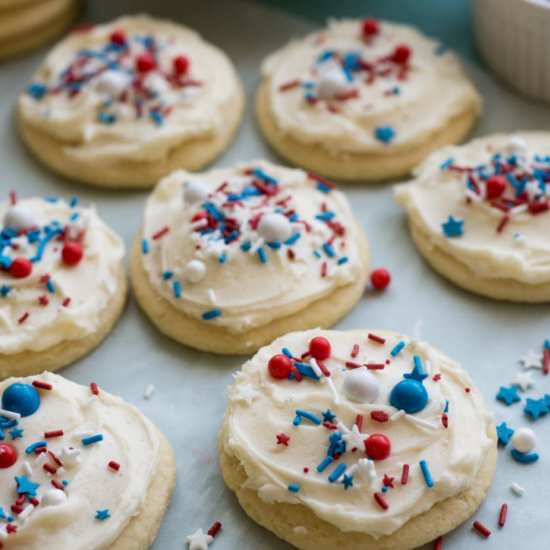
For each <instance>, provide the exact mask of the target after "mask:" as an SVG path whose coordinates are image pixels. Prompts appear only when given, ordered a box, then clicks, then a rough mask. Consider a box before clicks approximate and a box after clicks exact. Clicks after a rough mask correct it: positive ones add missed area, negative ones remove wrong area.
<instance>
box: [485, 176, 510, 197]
mask: <svg viewBox="0 0 550 550" xmlns="http://www.w3.org/2000/svg"><path fill="white" fill-rule="evenodd" d="M506 185H507V184H506V178H505V177H504V176H491V177H490V178H489V179H488V180H487V198H488V199H497V198H498V197H500V196H501V195H502V194H503V193H504V191H506Z"/></svg>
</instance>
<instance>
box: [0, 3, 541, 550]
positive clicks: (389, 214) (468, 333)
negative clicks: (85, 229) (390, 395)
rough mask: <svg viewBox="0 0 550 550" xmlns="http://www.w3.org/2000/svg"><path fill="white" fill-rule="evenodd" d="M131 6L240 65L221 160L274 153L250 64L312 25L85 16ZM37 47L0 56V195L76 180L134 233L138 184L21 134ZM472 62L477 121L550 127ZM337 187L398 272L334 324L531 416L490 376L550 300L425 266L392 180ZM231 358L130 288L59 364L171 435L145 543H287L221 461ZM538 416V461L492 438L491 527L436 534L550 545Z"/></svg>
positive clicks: (215, 16) (167, 11) (251, 15)
mask: <svg viewBox="0 0 550 550" xmlns="http://www.w3.org/2000/svg"><path fill="white" fill-rule="evenodd" d="M335 5H336V4H335ZM140 11H148V12H149V13H152V14H153V15H157V16H161V17H167V18H171V19H174V20H175V21H178V22H181V23H184V24H188V25H190V26H192V27H194V28H196V29H197V30H198V31H199V32H200V33H201V34H202V35H203V36H204V37H205V38H206V39H208V40H209V41H211V42H213V43H215V44H217V45H218V46H220V47H221V48H222V49H224V50H225V51H226V52H227V53H228V54H229V56H230V57H231V58H232V59H233V61H234V62H235V64H236V66H237V69H238V71H239V74H240V76H241V78H242V79H243V82H244V85H245V88H246V92H247V98H248V110H247V112H246V115H245V120H244V123H243V125H242V127H241V129H240V131H239V133H238V135H237V138H236V140H235V142H234V143H233V144H232V146H231V147H230V148H229V149H228V150H227V151H226V153H225V154H224V155H223V156H222V157H221V158H220V159H219V160H218V161H217V162H216V165H217V166H222V165H226V164H231V163H234V162H236V161H239V160H248V159H254V158H260V157H267V158H268V159H273V156H272V155H271V154H270V153H269V151H268V150H267V148H266V146H265V145H264V143H263V142H262V140H261V138H260V135H259V134H258V132H257V130H256V128H255V125H254V120H253V114H252V108H251V107H252V97H253V91H254V88H255V86H256V84H257V81H258V78H259V64H260V62H261V60H262V58H263V57H264V56H265V55H266V54H267V53H269V52H270V51H272V50H273V49H275V48H277V47H278V46H280V45H281V44H283V43H284V42H285V41H287V40H288V39H290V38H291V37H294V36H299V35H301V34H303V33H304V32H307V31H309V30H311V29H313V28H315V25H314V24H313V23H310V22H307V21H305V20H301V19H298V18H295V17H291V16H289V15H286V14H284V13H280V12H276V11H273V10H271V9H269V8H266V7H263V6H261V5H258V4H253V3H244V2H238V1H233V2H227V1H226V2H223V1H219V2H214V1H187V2H174V1H170V0H156V1H155V2H154V3H153V2H147V1H146V0H142V1H119V2H113V1H111V2H109V1H106V0H91V1H89V3H88V7H87V12H86V15H85V19H86V20H92V21H104V20H108V19H110V18H112V17H115V16H116V15H119V14H123V13H136V12H140ZM440 38H444V37H440ZM45 51H46V50H44V49H43V50H40V51H37V52H35V53H33V54H32V55H29V56H27V57H23V58H21V59H18V60H15V61H12V62H8V63H5V64H3V65H1V66H0V92H1V95H0V195H1V196H2V197H3V198H5V197H6V196H7V192H8V190H10V189H16V190H17V192H18V193H19V194H20V195H21V196H28V195H51V194H58V195H61V196H65V197H69V196H71V195H73V194H78V195H79V196H80V197H81V199H82V200H83V201H84V202H87V203H89V202H92V203H95V204H96V205H97V207H98V209H99V212H100V215H101V216H102V218H103V219H104V220H106V221H107V222H108V223H109V225H111V226H112V227H113V228H114V229H115V230H116V231H117V232H118V233H119V234H120V235H122V237H123V238H124V240H125V242H126V245H127V246H129V245H130V242H131V239H132V236H133V235H134V233H135V232H136V231H137V229H138V227H139V225H140V220H141V215H142V207H143V204H144V200H145V198H146V195H147V193H146V192H117V191H115V192H106V191H102V190H95V189H92V188H88V187H85V186H83V185H79V184H75V183H73V182H69V181H66V180H64V179H63V178H61V177H58V176H56V175H53V174H51V173H50V172H49V171H47V170H46V169H45V168H43V167H41V166H39V165H38V164H37V163H36V162H35V161H34V160H33V159H32V158H30V156H29V155H28V154H27V153H26V151H25V150H24V148H23V146H22V144H21V142H20V140H19V139H18V137H17V135H16V132H15V127H14V114H13V111H14V104H15V100H16V97H17V94H18V92H19V90H20V89H22V88H23V87H24V86H25V85H26V84H27V83H28V82H29V80H30V78H31V76H32V74H33V72H34V71H35V70H36V69H37V67H38V65H39V63H40V60H41V58H42V56H43V55H44V53H45ZM469 71H470V73H471V74H472V77H473V78H474V80H475V81H476V83H477V85H478V87H479V88H480V90H481V92H482V94H483V96H484V99H485V108H484V115H483V118H482V120H481V121H480V123H479V125H478V127H477V130H476V132H475V133H476V135H482V134H486V133H489V132H494V131H513V130H516V129H546V130H550V109H549V108H548V107H545V106H543V105H540V104H535V103H532V102H530V101H528V100H526V99H523V98H521V97H519V96H517V95H515V94H514V93H513V92H511V91H509V90H508V89H506V88H505V87H503V86H502V85H501V84H499V83H497V82H495V81H494V80H493V79H492V78H491V77H490V76H488V75H487V74H486V73H485V72H483V71H482V70H481V69H479V68H477V67H470V68H469ZM343 190H344V191H345V192H346V193H347V195H348V197H349V198H350V200H351V204H352V206H353V209H354V212H355V214H356V216H357V217H358V219H359V220H360V222H361V223H362V225H363V226H364V227H365V229H366V231H367V234H368V236H369V240H370V245H371V253H372V265H373V266H385V267H387V268H389V269H390V270H391V273H392V275H393V278H394V280H393V283H392V285H391V287H390V288H389V290H388V291H387V292H385V293H383V294H372V293H366V294H365V296H364V298H363V299H362V301H361V303H360V304H359V305H358V306H357V307H356V308H355V310H354V311H353V312H351V313H350V314H349V315H348V316H347V317H346V318H345V319H344V320H343V321H342V322H341V323H339V324H338V326H337V327H338V328H342V329H345V328H354V327H370V328H390V329H394V330H397V331H401V332H403V333H405V334H409V335H416V336H421V337H422V338H423V339H425V340H427V341H429V342H430V343H431V344H433V345H434V346H436V347H439V348H440V349H442V350H443V351H445V352H446V353H448V354H449V355H450V356H451V357H453V358H455V359H457V360H459V361H460V362H461V363H462V364H463V365H464V366H465V367H466V368H467V369H468V370H469V371H470V373H471V374H472V377H473V378H474V380H475V382H476V383H477V384H478V386H479V387H480V388H481V390H482V391H483V393H484V395H485V397H486V399H487V401H488V402H489V405H490V406H491V407H492V408H493V409H494V410H495V413H496V418H497V421H500V420H503V419H505V420H508V421H509V423H510V424H511V425H512V426H513V427H519V426H521V425H527V424H528V421H527V420H526V418H525V417H524V415H523V414H522V412H521V405H515V406H513V407H510V408H507V407H505V406H504V405H501V404H500V403H497V402H496V401H495V395H496V392H497V390H498V387H499V386H500V385H501V384H503V385H507V384H509V383H511V381H512V379H513V377H514V375H515V373H516V372H517V371H518V370H519V369H520V368H521V367H520V366H519V363H518V359H519V357H520V356H522V355H523V354H524V353H525V352H526V351H527V349H528V348H537V349H538V348H539V347H540V345H541V343H542V341H543V339H544V338H550V310H549V308H548V306H547V305H541V306H529V305H513V304H504V303H497V302H493V301H490V300H488V299H482V298H478V297H474V296H472V295H470V294H467V293H466V292H463V291H461V290H459V289H457V288H455V287H453V286H452V285H451V284H449V283H447V282H446V281H445V280H443V279H442V278H440V277H439V276H437V275H436V274H434V273H433V272H432V271H431V270H430V269H429V268H428V267H427V265H426V264H425V263H424V262H423V261H422V259H421V258H420V257H419V255H418V254H417V252H416V250H415V249H414V246H413V244H412V242H411V240H410V238H409V236H408V232H407V230H406V226H405V222H404V218H403V216H402V214H401V212H400V210H399V209H398V207H397V205H396V204H395V203H394V202H393V200H392V196H391V187H390V186H387V185H386V186H369V187H361V186H345V187H343ZM240 363H241V359H239V358H234V357H220V356H215V355H210V354H206V353H200V352H196V351H192V350H190V349H188V348H186V347H184V346H182V345H179V344H177V343H175V342H172V341H170V340H169V339H167V338H165V337H164V336H162V335H161V334H159V333H158V332H157V331H156V330H155V329H154V328H153V326H152V325H151V324H150V323H149V321H148V320H147V319H146V318H145V317H144V315H142V314H141V312H140V311H139V309H138V308H137V306H136V303H135V301H134V300H133V299H131V300H130V303H129V304H128V307H127V309H126V312H125V314H124V316H123V318H122V319H121V321H120V322H119V323H118V325H117V326H116V328H115V329H114V331H113V332H112V334H111V335H110V336H109V338H108V339H107V340H106V341H105V342H104V343H103V345H102V346H100V347H99V349H97V350H96V351H95V352H94V353H93V354H91V355H90V356H88V357H86V358H85V359H83V360H81V361H79V362H78V364H76V365H74V366H71V367H70V368H67V369H65V370H64V371H63V374H64V375H65V376H67V377H68V378H70V379H71V380H75V381H77V382H81V383H89V382H90V381H96V382H97V383H98V384H99V385H100V386H103V387H104V388H105V389H106V390H108V391H110V392H112V393H115V394H118V395H120V396H122V397H124V398H125V399H127V400H129V401H131V402H132V403H134V404H136V405H137V406H138V407H139V408H140V409H141V410H142V411H143V412H144V413H145V414H146V415H147V416H149V418H151V419H152V420H153V421H154V422H155V423H156V424H157V425H158V426H159V427H160V428H161V429H162V431H163V432H164V433H165V434H166V435H167V436H168V438H169V439H170V441H171V442H172V444H173V446H174V448H175V451H176V453H177V460H178V482H177V488H176V491H175V494H174V498H173V501H172V505H171V507H170V509H169V511H168V513H167V515H166V518H165V520H164V522H163V524H162V527H161V529H160V532H159V536H158V538H157V541H156V543H155V545H154V548H155V549H156V550H160V549H162V550H172V549H181V548H183V547H184V543H185V538H186V536H187V535H188V534H190V533H192V532H194V531H195V530H196V529H197V528H198V527H202V528H203V530H206V529H207V528H208V527H209V526H210V525H211V524H212V522H213V521H214V520H220V521H221V522H222V523H223V531H222V532H221V534H220V535H219V536H218V537H217V538H216V540H215V542H214V545H213V548H215V549H216V550H223V549H237V548H238V549H242V550H246V549H258V548H273V549H284V548H289V546H288V545H286V544H285V543H283V542H281V541H279V540H278V539H277V538H276V537H274V536H273V535H271V534H270V533H268V532H267V531H265V530H263V529H262V528H260V527H258V526H256V525H255V524H254V523H253V522H252V521H251V520H249V519H248V518H247V517H246V516H245V515H244V513H243V512H242V511H241V510H240V508H239V506H238V504H237V502H236V500H235V498H234V497H233V495H232V493H230V492H229V491H228V490H227V489H226V488H225V485H224V483H223V481H222V478H221V475H220V473H219V470H218V466H217V456H218V454H217V441H216V436H217V431H218V427H219V424H220V421H221V418H222V416H223V411H224V408H225V402H226V387H227V385H228V384H229V383H230V382H231V374H232V372H233V371H234V370H236V369H237V368H238V367H239V365H240ZM535 378H536V380H537V386H536V388H534V389H533V390H531V391H530V392H529V396H531V397H533V396H534V397H539V396H542V395H543V394H545V393H550V377H548V378H544V377H543V376H542V375H541V374H540V373H539V372H535ZM151 383H152V384H154V385H155V387H156V391H155V393H154V394H153V396H152V398H151V399H150V400H148V401H147V400H144V398H143V392H144V390H145V388H146V386H148V385H149V384H151ZM533 427H534V429H535V431H536V433H537V436H538V451H539V452H540V454H541V459H540V461H539V462H538V463H537V464H535V465H530V466H520V465H517V464H516V463H514V462H513V461H512V460H511V458H510V456H509V453H507V452H506V451H501V452H500V456H499V465H498V471H497V476H496V479H495V482H494V484H493V487H492V489H491V492H490V495H489V497H488V498H487V500H486V501H485V503H484V504H483V505H482V507H481V509H480V510H479V512H478V513H477V514H476V518H477V519H479V520H481V521H483V522H484V523H485V524H486V525H488V526H489V527H490V528H491V529H492V530H493V535H492V536H491V538H490V539H488V540H482V539H481V538H479V537H478V536H477V535H476V534H475V533H472V532H471V529H470V526H471V522H468V523H466V524H465V525H464V526H462V527H461V528H459V529H457V530H456V531H455V532H453V533H451V534H449V535H447V536H446V537H445V548H452V549H456V550H471V549H475V548H484V549H491V548H499V549H502V548H511V547H513V546H514V545H517V546H520V545H521V547H522V548H524V549H525V550H529V549H535V548H537V549H539V550H542V549H544V548H548V547H549V545H550V543H549V542H548V535H547V533H548V521H549V520H550V508H549V507H548V500H549V497H550V476H549V475H547V472H548V468H549V465H550V418H546V419H545V418H542V419H541V420H539V421H538V422H537V423H536V425H534V426H533ZM512 481H517V482H518V483H520V484H521V485H522V486H523V487H524V488H525V490H526V493H525V495H524V496H523V497H522V498H518V497H516V496H514V495H513V494H512V493H511V492H510V490H509V486H510V484H511V482H512ZM502 502H508V504H509V507H510V510H509V518H508V523H507V525H506V527H505V530H504V531H503V532H498V529H497V527H496V521H497V515H498V509H499V506H500V504H501V503H502Z"/></svg>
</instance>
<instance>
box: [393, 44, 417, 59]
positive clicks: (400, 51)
mask: <svg viewBox="0 0 550 550" xmlns="http://www.w3.org/2000/svg"><path fill="white" fill-rule="evenodd" d="M411 53H412V51H411V49H410V48H409V46H407V45H406V44H399V46H396V47H395V50H394V51H393V53H392V56H391V59H392V61H394V62H395V63H406V62H407V61H408V60H409V58H410V57H411Z"/></svg>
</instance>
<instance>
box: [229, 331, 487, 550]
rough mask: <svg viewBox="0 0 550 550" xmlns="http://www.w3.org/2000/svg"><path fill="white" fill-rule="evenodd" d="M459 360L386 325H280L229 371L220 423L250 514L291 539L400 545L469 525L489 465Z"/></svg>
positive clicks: (476, 406) (322, 544)
mask: <svg viewBox="0 0 550 550" xmlns="http://www.w3.org/2000/svg"><path fill="white" fill-rule="evenodd" d="M496 449H497V443H496V430H495V426H494V422H493V419H492V416H491V414H490V413H489V412H488V411H487V408H486V406H485V404H484V402H483V398H482V396H481V394H480V393H479V391H478V390H477V389H476V388H475V387H473V385H472V381H471V379H470V377H469V376H468V374H467V373H466V371H465V370H463V369H462V368H461V367H460V366H459V365H458V364H457V363H456V362H454V361H452V360H451V359H449V358H448V357H446V356H445V355H443V354H442V353H441V352H439V351H437V350H435V349H434V348H433V347H431V346H430V345H428V344H427V343H423V342H416V341H411V340H409V339H407V338H405V337H403V336H400V335H398V334H395V333H392V332H386V331H376V332H367V331H363V330H356V331H350V332H337V331H320V330H310V331H307V332H295V333H290V334H287V335H286V336H283V337H281V338H279V339H277V340H275V341H274V342H273V343H272V344H270V345H269V346H266V347H264V348H262V349H260V350H259V351H258V353H257V354H256V355H255V356H254V357H253V358H252V359H251V360H249V361H247V362H246V363H245V364H244V366H243V367H242V369H241V371H239V372H238V373H237V374H236V377H235V382H234V383H233V385H232V386H231V387H230V390H229V401H228V405H227V410H226V414H225V419H224V422H223V426H222V429H221V432H220V462H221V469H222V473H223V476H224V479H225V481H226V483H227V485H228V486H229V488H230V489H232V490H233V491H234V492H235V493H236V495H237V498H238V500H239V503H240V504H241V506H242V507H243V509H244V511H245V512H246V513H247V514H248V515H249V516H250V517H251V518H252V519H253V520H254V521H256V522H257V523H259V524H260V525H262V526H264V527H266V528H267V529H269V530H270V531H272V532H273V533H275V534H276V535H277V536H278V537H280V538H282V539H284V540H286V541H287V542H289V543H290V544H292V545H293V546H295V547H297V548H304V549H308V550H309V549H311V550H313V549H321V550H324V549H327V550H328V549H331V548H335V547H336V546H337V547H338V548H342V549H349V550H352V549H357V548H361V549H365V550H405V549H411V548H416V547H418V546H421V545H423V544H425V543H427V542H429V541H430V540H433V539H436V538H437V537H439V536H440V535H442V534H444V533H447V532H448V531H450V530H451V529H454V528H455V527H457V526H458V525H460V524H461V523H462V522H464V521H465V520H466V519H467V518H468V517H469V516H470V515H471V514H472V513H473V512H474V511H475V510H476V508H477V507H478V506H479V504H480V503H481V502H482V500H483V499H484V498H485V496H486V494H487V491H488V488H489V486H490V484H491V480H492V478H493V473H494V470H495V465H496Z"/></svg>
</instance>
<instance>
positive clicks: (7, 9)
mask: <svg viewBox="0 0 550 550" xmlns="http://www.w3.org/2000/svg"><path fill="white" fill-rule="evenodd" d="M78 5H79V2H78V1H76V0H0V60H1V59H5V58H8V57H12V56H14V55H18V54H21V53H24V52H26V51H28V50H31V49H33V48H36V47H38V46H40V45H42V44H44V43H46V42H48V41H49V40H52V39H53V38H55V37H56V36H58V35H60V34H61V33H62V32H63V31H64V30H65V29H66V28H67V27H68V26H69V25H70V24H71V21H72V20H73V19H74V17H75V15H76V13H77V11H78Z"/></svg>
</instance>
